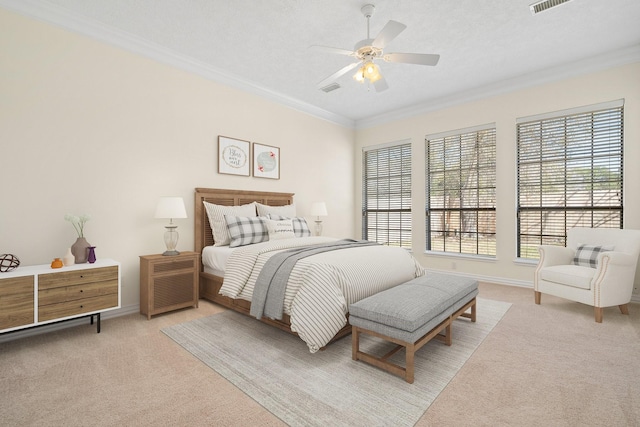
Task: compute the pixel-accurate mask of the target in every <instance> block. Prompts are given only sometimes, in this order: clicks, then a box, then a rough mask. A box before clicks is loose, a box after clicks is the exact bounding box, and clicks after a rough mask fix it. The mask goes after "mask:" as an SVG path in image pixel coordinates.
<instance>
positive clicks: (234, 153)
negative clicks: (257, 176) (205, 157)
mask: <svg viewBox="0 0 640 427" xmlns="http://www.w3.org/2000/svg"><path fill="white" fill-rule="evenodd" d="M250 150H251V143H250V142H249V141H244V140H242V139H235V138H229V137H228V136H222V135H219V136H218V173H222V174H228V175H242V176H250V174H251V169H250V167H249V164H250V162H251V152H250Z"/></svg>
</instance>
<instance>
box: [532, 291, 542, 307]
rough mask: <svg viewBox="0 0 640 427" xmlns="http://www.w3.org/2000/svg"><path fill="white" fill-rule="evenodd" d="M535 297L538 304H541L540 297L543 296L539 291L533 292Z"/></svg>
mask: <svg viewBox="0 0 640 427" xmlns="http://www.w3.org/2000/svg"><path fill="white" fill-rule="evenodd" d="M533 295H534V296H535V300H536V304H540V295H542V294H541V293H540V292H538V291H533Z"/></svg>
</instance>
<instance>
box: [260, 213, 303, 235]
mask: <svg viewBox="0 0 640 427" xmlns="http://www.w3.org/2000/svg"><path fill="white" fill-rule="evenodd" d="M269 218H270V219H273V220H276V221H281V220H283V219H289V218H288V217H286V216H281V215H275V214H269ZM291 223H292V224H293V233H294V234H295V235H296V237H309V236H311V230H309V225H308V224H307V220H306V219H304V218H291Z"/></svg>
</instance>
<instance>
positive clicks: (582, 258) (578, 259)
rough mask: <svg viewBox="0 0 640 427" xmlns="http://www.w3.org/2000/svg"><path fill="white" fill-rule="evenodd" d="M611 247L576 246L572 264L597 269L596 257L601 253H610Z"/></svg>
mask: <svg viewBox="0 0 640 427" xmlns="http://www.w3.org/2000/svg"><path fill="white" fill-rule="evenodd" d="M612 250H613V246H593V245H578V250H577V251H576V255H575V256H574V257H573V263H574V264H575V265H580V266H582V267H591V268H596V267H598V255H599V254H600V253H601V252H607V251H612Z"/></svg>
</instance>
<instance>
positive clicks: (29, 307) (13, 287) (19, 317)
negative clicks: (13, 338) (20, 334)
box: [0, 276, 35, 329]
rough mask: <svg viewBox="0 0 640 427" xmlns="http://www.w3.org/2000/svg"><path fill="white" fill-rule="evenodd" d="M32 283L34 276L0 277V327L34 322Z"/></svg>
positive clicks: (11, 326) (12, 326) (4, 327)
mask: <svg viewBox="0 0 640 427" xmlns="http://www.w3.org/2000/svg"><path fill="white" fill-rule="evenodd" d="M33 283H34V276H23V277H13V278H8V279H0V329H7V328H14V327H17V326H23V325H29V324H32V323H34V322H35V317H34V308H33V304H34V301H33V299H34V293H33Z"/></svg>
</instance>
